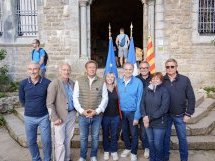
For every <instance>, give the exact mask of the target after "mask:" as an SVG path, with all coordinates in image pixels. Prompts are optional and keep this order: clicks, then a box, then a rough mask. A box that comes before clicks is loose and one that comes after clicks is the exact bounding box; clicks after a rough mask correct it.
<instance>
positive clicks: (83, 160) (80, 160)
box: [78, 158, 86, 161]
mask: <svg viewBox="0 0 215 161" xmlns="http://www.w3.org/2000/svg"><path fill="white" fill-rule="evenodd" d="M78 161H86V159H84V158H80V159H79V160H78Z"/></svg>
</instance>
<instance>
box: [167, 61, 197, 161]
mask: <svg viewBox="0 0 215 161" xmlns="http://www.w3.org/2000/svg"><path fill="white" fill-rule="evenodd" d="M165 66H166V75H165V77H164V85H165V86H166V88H167V90H168V92H169V94H170V108H169V112H168V114H169V117H168V124H167V130H166V136H165V140H164V156H165V161H168V160H169V154H170V152H169V149H170V137H171V127H172V124H173V123H174V125H175V129H176V133H177V137H178V140H179V152H180V158H181V161H188V143H187V138H186V137H187V136H186V123H187V122H188V121H189V119H190V117H191V115H192V114H193V113H194V111H195V95H194V92H193V88H192V85H191V82H190V80H189V78H188V77H186V76H184V75H181V74H179V73H178V71H177V67H178V64H177V61H176V60H175V59H168V60H167V61H166V63H165Z"/></svg>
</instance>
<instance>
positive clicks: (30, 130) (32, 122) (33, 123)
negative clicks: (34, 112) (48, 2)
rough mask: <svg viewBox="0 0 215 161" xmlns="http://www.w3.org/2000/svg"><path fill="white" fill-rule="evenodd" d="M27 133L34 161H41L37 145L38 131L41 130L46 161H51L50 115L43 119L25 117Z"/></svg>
mask: <svg viewBox="0 0 215 161" xmlns="http://www.w3.org/2000/svg"><path fill="white" fill-rule="evenodd" d="M24 121H25V131H26V136H27V143H28V148H29V150H30V153H31V156H32V161H41V157H40V152H39V148H38V144H37V129H38V127H39V128H40V131H41V140H42V147H43V153H44V161H51V150H52V147H51V126H50V121H49V115H45V116H43V117H29V116H24Z"/></svg>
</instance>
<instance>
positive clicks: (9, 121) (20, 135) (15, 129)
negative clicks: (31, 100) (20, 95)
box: [4, 114, 42, 147]
mask: <svg viewBox="0 0 215 161" xmlns="http://www.w3.org/2000/svg"><path fill="white" fill-rule="evenodd" d="M4 118H5V121H6V128H7V130H8V132H9V134H10V136H11V137H12V138H13V139H14V140H15V141H16V142H18V143H19V144H20V145H21V146H23V147H27V141H26V134H25V127H24V123H23V121H21V120H20V119H19V118H18V117H17V116H16V115H14V114H9V115H4ZM38 145H39V147H41V145H42V144H41V138H40V135H38Z"/></svg>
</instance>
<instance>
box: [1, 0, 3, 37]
mask: <svg viewBox="0 0 215 161" xmlns="http://www.w3.org/2000/svg"><path fill="white" fill-rule="evenodd" d="M2 10H3V7H2V0H0V36H2V34H3V21H2V15H3V11H2Z"/></svg>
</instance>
